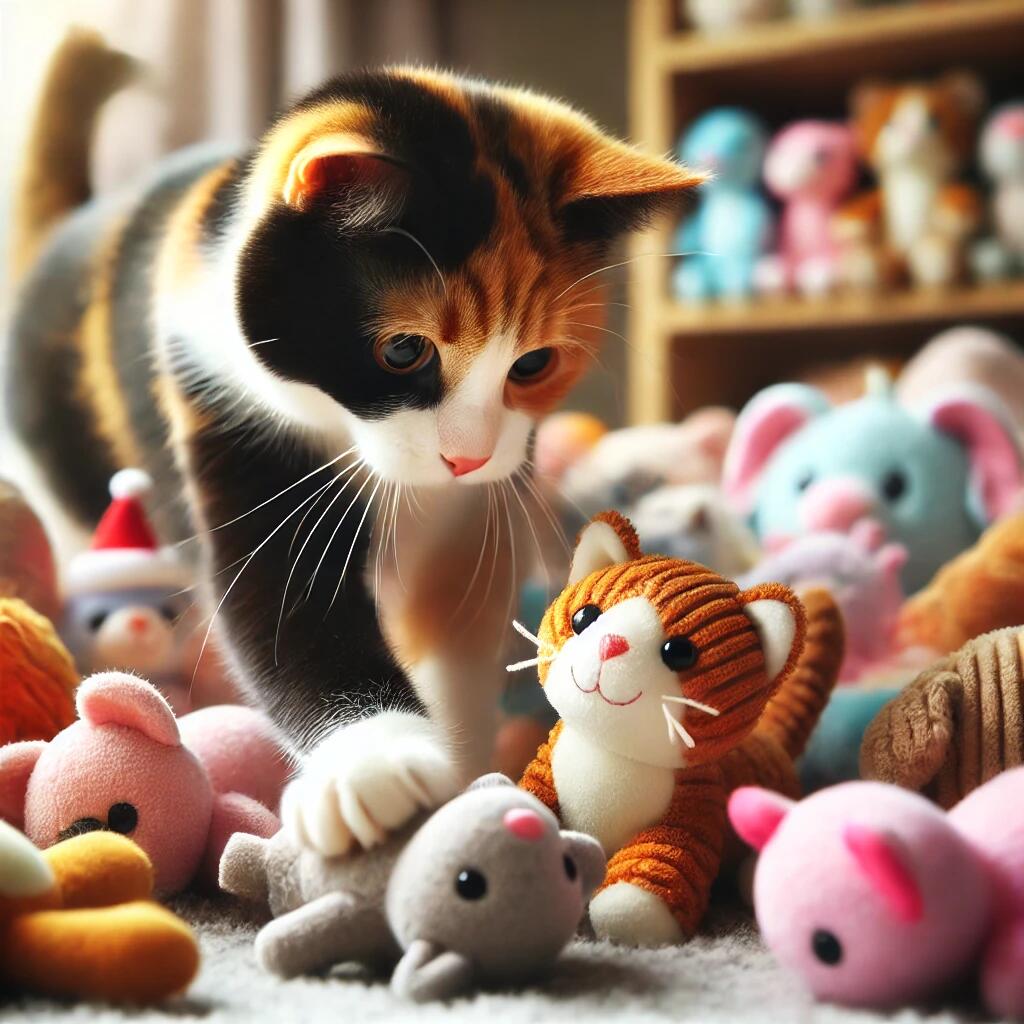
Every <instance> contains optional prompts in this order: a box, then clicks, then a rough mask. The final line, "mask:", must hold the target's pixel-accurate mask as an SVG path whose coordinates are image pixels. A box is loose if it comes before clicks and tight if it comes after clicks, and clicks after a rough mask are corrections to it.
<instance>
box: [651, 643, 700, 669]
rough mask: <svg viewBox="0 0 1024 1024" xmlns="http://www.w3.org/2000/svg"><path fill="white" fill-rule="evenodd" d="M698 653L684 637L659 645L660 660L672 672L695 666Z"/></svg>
mask: <svg viewBox="0 0 1024 1024" xmlns="http://www.w3.org/2000/svg"><path fill="white" fill-rule="evenodd" d="M699 655H700V652H699V651H698V650H697V648H696V647H695V646H694V644H693V643H692V642H691V641H689V640H687V639H686V637H685V636H674V637H672V639H671V640H666V641H665V642H664V643H663V644H662V645H661V660H662V661H663V662H664V663H665V665H666V667H667V668H670V669H672V671H673V672H682V671H683V669H686V668H693V666H694V665H696V664H697V658H698V657H699Z"/></svg>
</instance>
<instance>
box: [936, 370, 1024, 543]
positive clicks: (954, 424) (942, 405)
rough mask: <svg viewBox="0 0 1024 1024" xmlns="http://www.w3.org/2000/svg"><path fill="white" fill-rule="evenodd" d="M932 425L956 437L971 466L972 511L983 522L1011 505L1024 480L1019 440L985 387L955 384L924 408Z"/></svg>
mask: <svg viewBox="0 0 1024 1024" xmlns="http://www.w3.org/2000/svg"><path fill="white" fill-rule="evenodd" d="M925 414H926V417H927V420H928V422H929V423H931V424H932V426H934V427H935V429H936V430H938V431H940V432H942V433H943V434H947V435H948V436H950V437H952V438H954V439H955V440H957V441H959V442H960V444H962V445H963V446H964V449H965V450H966V452H967V458H968V460H969V462H970V467H971V491H972V494H971V497H972V500H973V502H974V503H975V507H974V509H973V511H974V512H975V513H976V515H977V516H978V518H979V520H980V522H981V524H982V525H986V524H988V523H990V522H992V521H993V520H994V519H998V518H999V517H1000V516H1001V515H1004V514H1005V513H1007V512H1009V511H1011V509H1012V508H1013V504H1014V499H1015V498H1016V497H1017V496H1018V495H1019V493H1020V490H1021V487H1022V486H1024V457H1022V452H1021V442H1020V439H1019V438H1018V435H1017V431H1016V428H1015V426H1014V423H1013V419H1012V418H1011V416H1010V414H1009V412H1008V411H1007V410H1006V408H1005V407H1004V406H1003V404H1002V402H1001V401H1000V400H999V398H998V397H997V396H996V395H994V394H992V393H991V392H989V391H986V390H985V389H983V388H978V387H975V388H969V389H966V388H965V389H958V390H957V391H956V392H951V393H949V394H947V395H944V396H941V397H939V398H938V399H937V400H935V401H934V402H932V403H931V404H930V405H929V406H928V407H927V408H926V410H925Z"/></svg>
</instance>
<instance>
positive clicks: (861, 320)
mask: <svg viewBox="0 0 1024 1024" xmlns="http://www.w3.org/2000/svg"><path fill="white" fill-rule="evenodd" d="M1005 316H1024V281H1012V282H1009V283H1005V284H991V285H985V286H980V287H971V288H958V289H948V290H945V291H942V292H928V291H906V292H891V293H887V294H885V295H880V296H867V295H864V296H861V295H847V296H838V297H835V298H828V299H799V298H786V299H767V300H761V301H752V302H750V303H745V304H742V305H731V306H729V305H706V306H699V305H693V306H684V305H682V304H680V303H677V302H671V301H670V302H667V303H666V304H665V309H664V312H663V314H662V317H661V321H662V323H663V324H664V326H665V330H666V332H667V333H668V334H669V335H671V336H673V337H676V338H678V337H680V336H683V335H699V336H702V337H706V336H708V335H712V334H714V335H718V334H772V333H776V332H789V331H820V330H826V329H833V328H844V327H850V328H856V327H888V326H892V325H898V324H911V323H935V322H939V321H953V320H970V319H990V318H996V317H1005Z"/></svg>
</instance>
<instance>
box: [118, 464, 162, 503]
mask: <svg viewBox="0 0 1024 1024" xmlns="http://www.w3.org/2000/svg"><path fill="white" fill-rule="evenodd" d="M152 489H153V479H152V477H150V475H149V474H148V473H147V472H146V471H145V470H144V469H136V468H129V469H122V470H118V472H116V473H115V474H114V475H113V476H112V477H111V478H110V496H111V497H112V498H141V497H143V495H146V494H148V493H149V492H150V491H151V490H152Z"/></svg>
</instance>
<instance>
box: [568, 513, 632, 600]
mask: <svg viewBox="0 0 1024 1024" xmlns="http://www.w3.org/2000/svg"><path fill="white" fill-rule="evenodd" d="M639 557H640V541H639V539H638V538H637V535H636V530H634V529H633V524H632V523H630V521H629V520H628V519H627V518H626V517H625V516H622V515H619V513H618V512H601V513H600V514H599V515H596V516H595V517H594V518H593V519H592V520H591V521H590V522H589V523H588V524H587V525H586V526H585V527H584V528H583V530H582V531H581V533H580V536H579V540H577V541H576V550H575V552H574V553H573V556H572V567H571V568H570V569H569V582H570V583H579V581H580V580H582V579H586V577H587V576H589V575H590V574H591V573H592V572H597V571H598V569H607V568H608V566H610V565H618V564H619V563H620V562H631V561H632V560H633V559H634V558H639Z"/></svg>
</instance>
